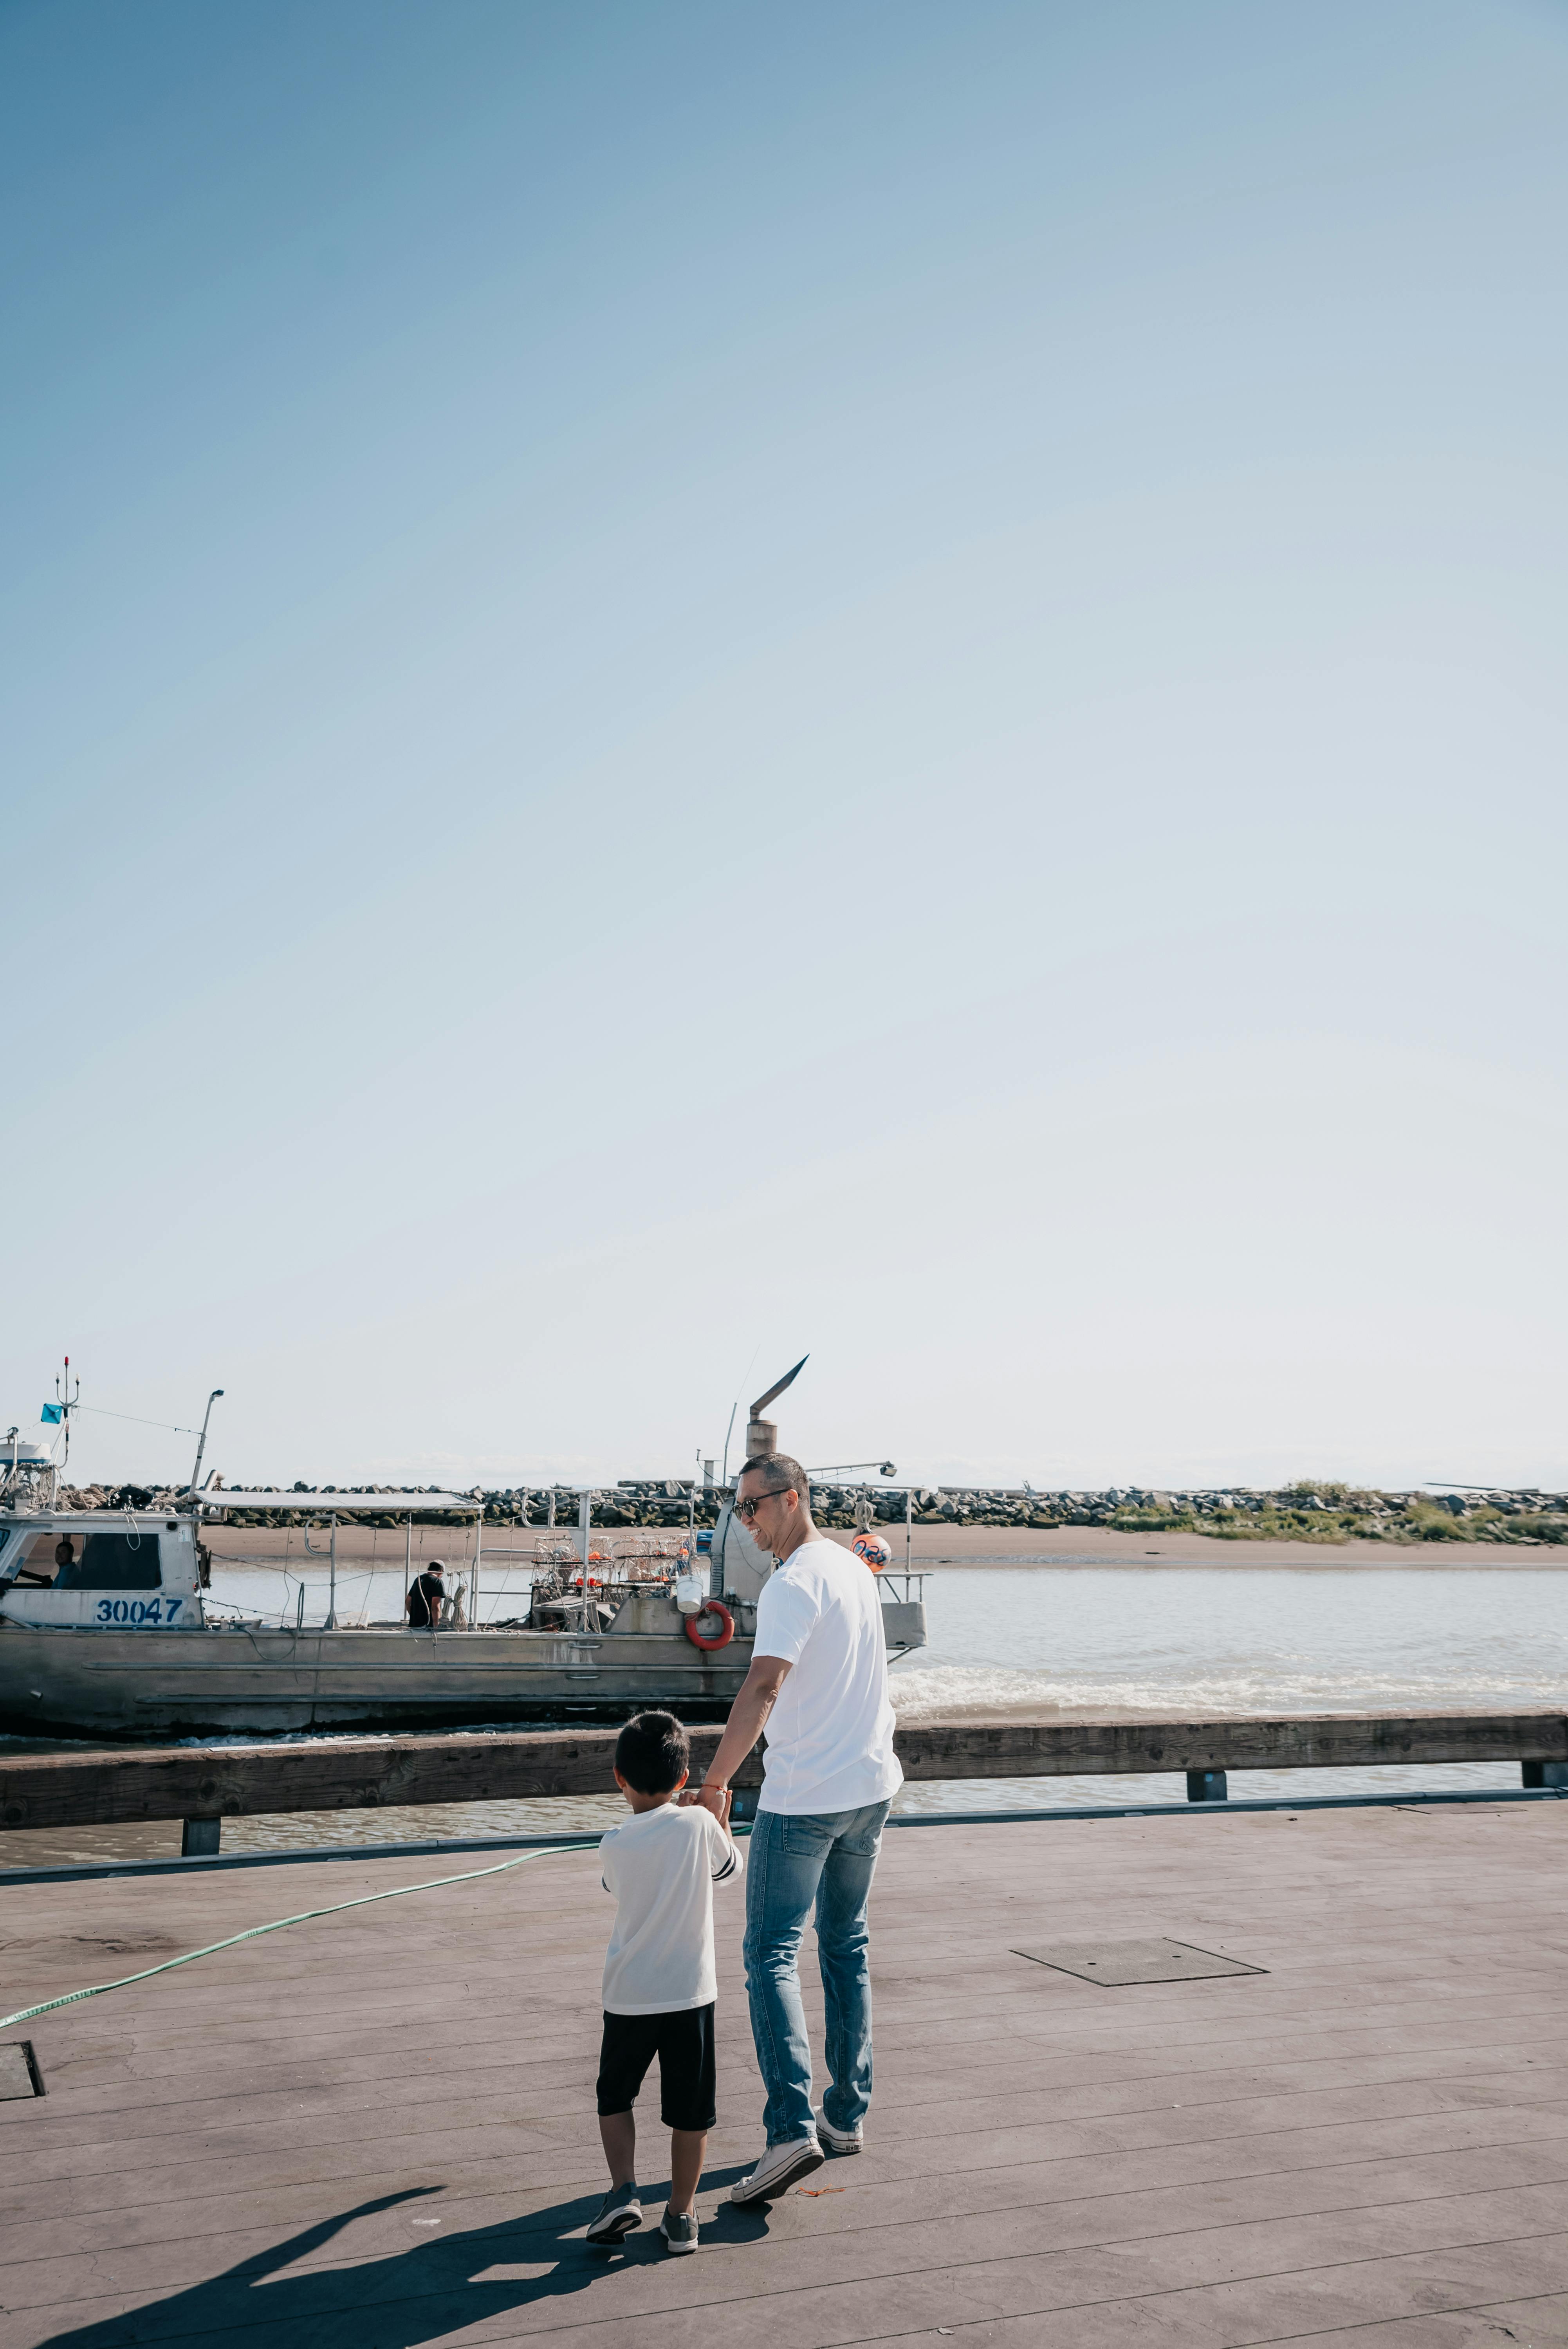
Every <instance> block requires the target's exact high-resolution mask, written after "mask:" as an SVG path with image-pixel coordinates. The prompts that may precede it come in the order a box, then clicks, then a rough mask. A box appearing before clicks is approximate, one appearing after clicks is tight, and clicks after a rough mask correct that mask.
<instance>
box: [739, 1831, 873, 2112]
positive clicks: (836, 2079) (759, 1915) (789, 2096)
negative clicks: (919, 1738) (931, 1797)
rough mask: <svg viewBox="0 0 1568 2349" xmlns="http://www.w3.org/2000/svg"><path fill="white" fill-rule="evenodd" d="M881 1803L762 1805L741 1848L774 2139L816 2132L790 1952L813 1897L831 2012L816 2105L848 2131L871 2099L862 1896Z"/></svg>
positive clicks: (759, 2042) (748, 1945)
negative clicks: (827, 1807)
mask: <svg viewBox="0 0 1568 2349" xmlns="http://www.w3.org/2000/svg"><path fill="white" fill-rule="evenodd" d="M888 1807H889V1806H888V1804H886V1803H868V1804H867V1806H866V1808H865V1809H864V1810H859V1811H828V1812H825V1813H820V1814H819V1813H812V1814H810V1815H808V1816H794V1815H793V1814H792V1813H789V1812H787V1811H759V1812H758V1813H757V1819H756V1825H755V1826H753V1829H752V1838H751V1844H750V1847H749V1848H748V1850H747V1854H746V1941H745V1957H746V1992H747V1995H748V1996H749V1998H750V2000H751V2005H752V2037H753V2040H754V2041H755V2043H756V2049H757V2065H758V2068H759V2070H760V2071H761V2073H762V2075H763V2087H764V2088H765V2089H766V2091H767V2099H768V2101H767V2106H766V2108H765V2110H764V2113H763V2124H764V2126H765V2127H766V2130H767V2137H768V2143H769V2144H770V2145H784V2144H787V2143H788V2142H790V2141H791V2140H792V2139H794V2138H795V2137H810V2136H812V2135H814V2134H815V2127H816V2122H815V2117H814V2116H813V2113H812V2109H811V2044H810V2042H809V2040H808V2039H807V2037H806V2033H805V2008H804V2007H803V2006H802V2004H801V1997H800V1974H799V1971H798V1970H797V1964H796V1961H797V1959H798V1958H799V1955H800V1944H801V1937H802V1935H803V1934H804V1933H805V1920H806V1919H807V1917H808V1916H809V1915H810V1913H811V1909H812V1904H813V1902H814V1901H815V1904H816V1956H817V1963H818V1965H819V1966H820V1968H821V1970H822V1995H823V2001H824V2004H825V2006H826V2021H827V2034H826V2036H827V2045H826V2054H827V2072H828V2081H829V2085H828V2089H827V2093H826V2095H825V2097H824V2098H823V2106H822V2108H823V2111H824V2113H825V2114H826V2117H827V2120H828V2122H829V2124H830V2125H831V2127H834V2128H839V2129H852V2128H855V2127H857V2125H858V2124H859V2122H860V2121H861V2120H862V2119H863V2118H864V2116H865V2114H866V2110H867V2106H869V2104H870V2102H871V1970H870V1966H869V1964H868V1962H867V1954H866V1952H867V1944H868V1942H869V1940H870V1935H869V1934H868V1932H867V1926H866V1903H867V1899H868V1898H869V1897H870V1892H871V1878H872V1877H873V1875H874V1874H875V1873H876V1868H877V1849H878V1847H879V1846H880V1844H881V1840H882V1826H883V1823H884V1821H885V1820H886V1818H887V1816H888Z"/></svg>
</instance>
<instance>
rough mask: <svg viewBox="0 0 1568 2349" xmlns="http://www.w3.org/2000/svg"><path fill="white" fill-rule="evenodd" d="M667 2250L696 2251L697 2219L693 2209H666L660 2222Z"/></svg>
mask: <svg viewBox="0 0 1568 2349" xmlns="http://www.w3.org/2000/svg"><path fill="white" fill-rule="evenodd" d="M659 2233H660V2234H661V2235H662V2236H663V2238H664V2248H665V2250H666V2251H695V2250H696V2248H697V2219H696V2214H695V2212H694V2211H691V2210H666V2212H665V2214H664V2216H663V2218H662V2219H660V2220H659Z"/></svg>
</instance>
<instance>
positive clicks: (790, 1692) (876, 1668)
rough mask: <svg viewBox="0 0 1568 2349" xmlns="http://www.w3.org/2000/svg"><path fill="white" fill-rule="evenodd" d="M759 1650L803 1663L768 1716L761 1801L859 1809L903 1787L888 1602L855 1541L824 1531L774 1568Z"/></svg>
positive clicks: (765, 1593) (770, 1805) (762, 1600)
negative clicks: (843, 1542)
mask: <svg viewBox="0 0 1568 2349" xmlns="http://www.w3.org/2000/svg"><path fill="white" fill-rule="evenodd" d="M752 1653H753V1656H778V1657H781V1658H782V1659H783V1661H784V1662H785V1663H787V1664H790V1665H792V1666H793V1667H794V1669H793V1670H792V1671H791V1672H790V1673H789V1675H788V1677H787V1679H786V1680H785V1682H784V1686H783V1688H781V1689H780V1691H779V1693H778V1699H777V1702H775V1704H774V1709H773V1711H772V1713H770V1714H769V1715H768V1728H767V1739H768V1742H767V1746H766V1749H765V1751H764V1753H763V1791H762V1794H761V1795H760V1796H759V1797H758V1804H757V1807H758V1808H759V1810H764V1811H784V1812H787V1813H792V1814H794V1816H797V1817H798V1816H800V1815H801V1814H802V1813H805V1812H812V1811H816V1812H823V1811H858V1810H862V1809H864V1808H865V1806H867V1804H868V1803H885V1802H887V1801H888V1799H889V1798H890V1797H891V1796H892V1795H896V1794H897V1793H898V1789H899V1787H900V1786H901V1785H903V1783H904V1774H903V1772H902V1770H901V1769H900V1768H899V1767H898V1757H897V1755H896V1754H894V1752H893V1706H892V1702H891V1700H890V1699H889V1697H888V1648H887V1641H886V1639H885V1637H884V1634H883V1630H882V1601H881V1599H880V1597H879V1596H878V1594H877V1578H876V1576H875V1575H874V1574H873V1573H872V1572H871V1569H870V1568H869V1567H867V1566H864V1565H862V1563H861V1561H860V1559H859V1558H857V1557H856V1555H855V1553H854V1551H853V1550H847V1549H844V1548H842V1547H840V1545H839V1544H838V1543H837V1542H832V1541H825V1540H823V1539H822V1538H821V1537H818V1538H817V1539H816V1540H815V1541H807V1542H802V1544H801V1546H800V1547H799V1548H798V1549H796V1550H792V1551H791V1552H790V1555H789V1556H788V1557H786V1558H785V1559H784V1563H783V1564H782V1565H781V1566H777V1567H775V1568H774V1571H773V1572H772V1574H770V1575H769V1577H768V1578H767V1580H766V1581H765V1582H764V1583H763V1587H762V1590H761V1592H760V1594H759V1596H758V1599H757V1629H756V1636H755V1638H754V1639H753V1641H752Z"/></svg>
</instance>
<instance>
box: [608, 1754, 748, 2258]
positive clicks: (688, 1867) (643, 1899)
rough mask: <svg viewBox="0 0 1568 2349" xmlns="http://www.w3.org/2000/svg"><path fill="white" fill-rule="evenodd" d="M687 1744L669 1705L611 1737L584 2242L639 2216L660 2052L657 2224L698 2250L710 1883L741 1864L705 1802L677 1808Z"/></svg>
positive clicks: (708, 2036)
mask: <svg viewBox="0 0 1568 2349" xmlns="http://www.w3.org/2000/svg"><path fill="white" fill-rule="evenodd" d="M690 1760H691V1745H690V1742H689V1740H688V1738H687V1735H686V1732H685V1730H684V1729H683V1728H682V1727H681V1725H680V1723H679V1722H678V1721H677V1720H676V1718H675V1716H674V1714H673V1713H637V1714H635V1715H634V1717H633V1718H632V1719H631V1720H630V1721H628V1723H627V1724H626V1727H625V1728H624V1729H623V1730H622V1731H621V1733H620V1735H619V1737H618V1739H617V1740H616V1749H615V1782H616V1785H618V1787H619V1788H620V1790H621V1793H622V1794H623V1795H625V1796H626V1799H627V1801H628V1803H629V1804H630V1806H631V1809H632V1816H631V1817H630V1818H629V1819H628V1821H627V1822H626V1824H625V1826H618V1827H612V1828H611V1829H610V1831H609V1833H608V1835H607V1836H606V1837H605V1839H604V1841H603V1843H602V1844H600V1846H599V1850H600V1852H601V1853H602V1855H603V1859H602V1862H601V1867H602V1873H603V1880H604V1887H605V1890H606V1891H607V1892H613V1893H614V1895H615V1898H616V1902H617V1908H616V1919H615V1930H614V1931H613V1932H612V1933H611V1935H610V1942H609V1948H608V1949H607V1951H606V1952H605V1980H604V2008H605V2034H604V2044H603V2045H602V2047H601V2049H600V2052H599V2076H598V2108H599V2136H600V2137H601V2138H602V2139H603V2140H604V2148H605V2158H606V2160H607V2162H608V2163H609V2172H610V2190H609V2192H608V2193H607V2195H606V2196H605V2199H604V2200H603V2202H602V2203H601V2204H600V2205H599V2208H598V2210H597V2214H596V2216H595V2217H594V2218H593V2219H592V2220H591V2221H590V2222H589V2226H588V2240H589V2242H590V2243H607V2244H611V2245H613V2244H616V2243H618V2242H619V2241H620V2240H621V2239H622V2237H623V2236H626V2235H628V2234H630V2232H631V2230H632V2229H633V2228H634V2227H640V2226H641V2224H642V2205H641V2203H640V2201H639V2199H638V2192H637V2186H636V2183H635V2180H636V2177H637V2122H636V2119H635V2118H634V2116H633V2114H632V2109H631V2107H632V2104H633V2102H634V2100H635V2098H636V2095H637V2092H638V2090H639V2088H640V2087H641V2085H642V2083H643V2078H644V2075H646V2073H647V2071H648V2067H649V2064H651V2063H652V2061H653V2059H654V2056H655V2055H656V2054H657V2056H658V2057H659V2116H660V2118H661V2119H662V2120H663V2123H664V2126H665V2127H666V2128H667V2129H669V2130H670V2198H669V2200H668V2202H667V2203H666V2205H665V2210H664V2217H663V2219H662V2220H661V2221H660V2222H659V2232H660V2234H661V2235H662V2236H663V2239H664V2246H665V2249H666V2250H667V2251H695V2250H696V2248H697V2213H696V2209H695V2208H694V2205H695V2202H696V2199H697V2181H698V2179H699V2178H701V2175H702V2156H703V2153H704V2151H705V2150H706V2147H707V2142H708V2131H709V2130H710V2129H711V2127H712V2126H713V2121H714V2106H713V2002H714V1999H715V1997H716V1995H717V1992H718V1978H717V1975H716V1973H715V1971H714V1965H713V1887H714V1885H715V1884H732V1883H734V1882H736V1881H737V1880H738V1879H739V1878H740V1877H741V1875H742V1872H743V1866H744V1863H743V1862H742V1858H741V1855H740V1852H739V1850H738V1849H737V1848H736V1847H735V1845H734V1844H733V1843H732V1842H731V1840H730V1836H729V1831H728V1830H729V1821H730V1806H729V1803H728V1801H726V1803H725V1805H724V1817H723V1822H722V1824H721V1823H720V1821H719V1820H718V1819H716V1818H715V1817H714V1816H713V1815H712V1813H711V1811H704V1810H700V1809H698V1808H696V1807H691V1808H682V1807H681V1806H680V1805H679V1804H678V1803H677V1802H676V1800H675V1797H676V1795H678V1794H679V1793H680V1789H681V1787H682V1786H684V1785H685V1784H686V1778H687V1772H688V1767H689V1764H690Z"/></svg>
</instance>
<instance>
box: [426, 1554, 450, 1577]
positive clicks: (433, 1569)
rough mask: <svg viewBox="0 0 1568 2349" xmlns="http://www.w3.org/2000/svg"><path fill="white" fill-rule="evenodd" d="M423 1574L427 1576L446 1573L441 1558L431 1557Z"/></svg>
mask: <svg viewBox="0 0 1568 2349" xmlns="http://www.w3.org/2000/svg"><path fill="white" fill-rule="evenodd" d="M425 1572H426V1573H427V1574H444V1573H445V1572H446V1567H445V1564H444V1562H443V1561H442V1560H441V1558H439V1557H432V1558H431V1562H430V1564H429V1565H428V1566H427V1567H426V1568H425Z"/></svg>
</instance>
